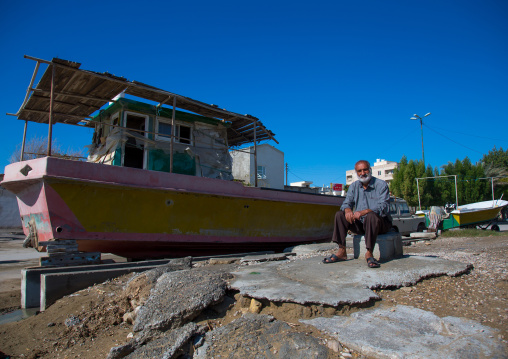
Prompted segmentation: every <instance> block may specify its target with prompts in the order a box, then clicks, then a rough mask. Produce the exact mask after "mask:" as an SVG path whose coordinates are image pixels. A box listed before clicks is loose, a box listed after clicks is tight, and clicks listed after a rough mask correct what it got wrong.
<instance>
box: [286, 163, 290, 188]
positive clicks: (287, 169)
mask: <svg viewBox="0 0 508 359" xmlns="http://www.w3.org/2000/svg"><path fill="white" fill-rule="evenodd" d="M288 171H289V167H288V163H287V162H286V186H287V185H288Z"/></svg>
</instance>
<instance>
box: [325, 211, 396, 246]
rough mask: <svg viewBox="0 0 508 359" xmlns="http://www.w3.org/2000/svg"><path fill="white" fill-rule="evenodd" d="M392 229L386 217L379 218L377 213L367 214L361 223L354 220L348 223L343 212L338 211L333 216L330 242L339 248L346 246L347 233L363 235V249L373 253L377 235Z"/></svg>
mask: <svg viewBox="0 0 508 359" xmlns="http://www.w3.org/2000/svg"><path fill="white" fill-rule="evenodd" d="M391 228H392V223H391V222H390V221H389V220H388V218H386V217H381V216H380V215H378V214H377V213H374V212H369V213H367V214H366V215H365V216H364V217H363V223H362V222H361V221H359V220H355V221H354V222H353V223H349V222H348V221H347V220H346V214H345V213H344V211H338V212H337V213H336V214H335V222H334V228H333V237H332V241H333V242H335V243H337V244H338V245H340V246H344V247H345V246H346V236H347V231H348V230H350V231H351V232H353V233H356V234H363V235H365V247H366V248H367V250H368V251H371V252H372V251H373V250H374V246H375V245H376V239H377V236H378V234H383V233H387V232H388V231H389V230H390V229H391Z"/></svg>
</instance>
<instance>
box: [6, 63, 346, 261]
mask: <svg viewBox="0 0 508 359" xmlns="http://www.w3.org/2000/svg"><path fill="white" fill-rule="evenodd" d="M31 59H33V60H35V61H37V65H36V71H35V72H34V75H33V77H32V81H31V83H30V86H29V89H28V91H27V96H26V98H25V101H24V102H23V105H22V106H21V108H20V110H19V111H18V112H17V113H16V114H14V115H15V116H17V117H18V119H21V120H24V121H25V134H24V137H25V135H26V125H27V122H28V121H34V122H42V123H48V125H49V132H48V151H47V156H46V157H42V158H36V159H30V160H23V158H22V161H20V162H16V163H13V164H10V165H8V166H7V167H6V168H5V176H4V179H3V181H2V186H4V187H5V188H7V189H8V190H10V191H12V192H13V193H15V194H16V196H17V198H18V205H19V209H20V215H21V220H22V224H23V229H24V232H25V234H26V235H27V242H28V243H29V245H30V246H32V247H34V248H36V249H38V250H41V251H43V250H45V247H46V246H47V245H48V244H50V243H54V241H63V240H75V241H76V242H77V244H78V247H79V250H80V251H82V252H102V253H113V254H116V255H120V256H123V257H127V258H139V259H141V258H162V257H179V256H187V255H192V256H199V255H210V254H229V253H239V252H249V251H256V250H263V251H266V250H275V251H280V250H282V249H283V248H286V247H289V246H293V245H297V244H304V243H313V242H320V241H327V240H330V238H331V235H332V231H333V227H332V224H333V218H334V214H335V212H336V211H337V209H338V207H339V206H340V205H341V204H342V202H343V200H344V198H343V197H338V196H327V195H316V194H309V193H299V192H292V191H286V190H277V189H267V188H260V187H258V186H257V184H258V183H257V176H254V177H255V183H254V186H246V185H244V184H242V183H239V182H236V181H233V178H232V175H231V157H230V156H229V152H228V150H229V149H230V148H235V147H239V146H241V145H244V144H246V143H253V144H254V153H253V154H252V155H253V159H254V168H257V163H256V161H257V156H256V145H257V144H258V143H259V141H261V140H274V141H275V138H274V134H273V133H272V132H271V131H269V130H267V129H266V128H265V127H264V125H263V124H262V123H261V121H260V120H259V119H257V118H255V117H253V116H250V115H240V114H237V113H233V112H230V111H226V110H224V109H220V108H218V107H217V106H215V105H208V104H205V103H202V102H199V101H196V100H193V99H190V98H188V97H184V96H180V95H177V94H174V93H171V92H168V91H165V90H161V89H158V88H155V87H152V86H149V85H145V84H141V83H139V82H133V81H128V80H126V79H124V78H119V77H116V76H113V75H111V74H107V73H96V72H91V71H85V70H81V69H79V67H80V64H77V63H75V62H70V61H66V60H60V59H53V60H52V61H45V60H41V59H35V58H31ZM41 63H43V64H47V65H48V68H47V69H46V71H45V73H44V74H43V76H42V78H41V80H40V81H39V83H38V85H37V87H36V88H32V85H33V82H34V79H35V76H36V72H37V69H38V67H39V64H41ZM119 94H127V95H131V96H135V97H140V98H143V99H147V100H149V101H152V102H155V103H158V105H149V104H146V103H145V104H143V103H140V102H138V101H134V100H129V99H125V98H122V97H118V95H119ZM108 103H109V106H107V105H108ZM165 103H172V107H171V108H168V107H166V106H164V104H165ZM177 108H178V109H179V110H177ZM98 110H99V112H97V111H98ZM94 113H95V115H94ZM54 123H68V124H72V125H78V126H83V127H94V128H95V133H94V139H93V141H92V142H93V143H92V145H91V146H90V155H89V156H88V161H87V162H85V161H76V160H70V159H62V158H57V157H54V156H52V154H51V127H52V125H53V124H54ZM24 139H25V138H23V143H24ZM22 153H23V150H22ZM281 170H282V169H281Z"/></svg>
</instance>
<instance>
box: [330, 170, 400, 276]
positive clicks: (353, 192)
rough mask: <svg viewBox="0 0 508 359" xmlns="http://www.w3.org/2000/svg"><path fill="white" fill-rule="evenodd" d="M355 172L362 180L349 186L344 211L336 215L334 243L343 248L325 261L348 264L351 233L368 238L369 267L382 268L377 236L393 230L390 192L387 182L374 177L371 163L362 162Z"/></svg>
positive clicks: (367, 257) (366, 244)
mask: <svg viewBox="0 0 508 359" xmlns="http://www.w3.org/2000/svg"><path fill="white" fill-rule="evenodd" d="M355 171H356V175H357V177H358V180H357V181H355V182H354V183H352V184H351V186H349V189H348V191H347V195H346V199H345V200H344V203H342V206H341V208H340V209H341V210H340V211H338V212H337V213H336V214H335V223H334V230H333V238H332V241H333V242H335V243H337V244H338V245H339V251H338V252H337V254H336V255H335V254H332V255H331V256H330V257H328V258H325V259H324V260H323V263H335V262H341V261H345V260H347V254H346V235H347V231H348V230H351V232H353V233H356V234H364V235H365V246H366V248H367V252H366V253H365V259H366V260H367V265H368V266H369V268H378V267H379V266H380V264H379V262H378V261H377V260H376V259H375V258H374V256H373V251H374V246H375V245H376V239H377V235H378V234H383V233H387V232H388V231H389V230H390V229H391V227H392V219H391V216H390V192H389V190H388V185H387V184H386V182H385V181H383V180H380V179H378V178H375V177H372V173H371V168H370V164H369V162H367V161H363V160H362V161H358V162H357V163H356V165H355ZM353 210H354V212H353Z"/></svg>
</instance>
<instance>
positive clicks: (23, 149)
mask: <svg viewBox="0 0 508 359" xmlns="http://www.w3.org/2000/svg"><path fill="white" fill-rule="evenodd" d="M27 127H28V121H27V120H25V128H24V129H23V142H22V143H21V156H20V157H19V159H20V161H23V157H24V156H25V140H26V128H27Z"/></svg>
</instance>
